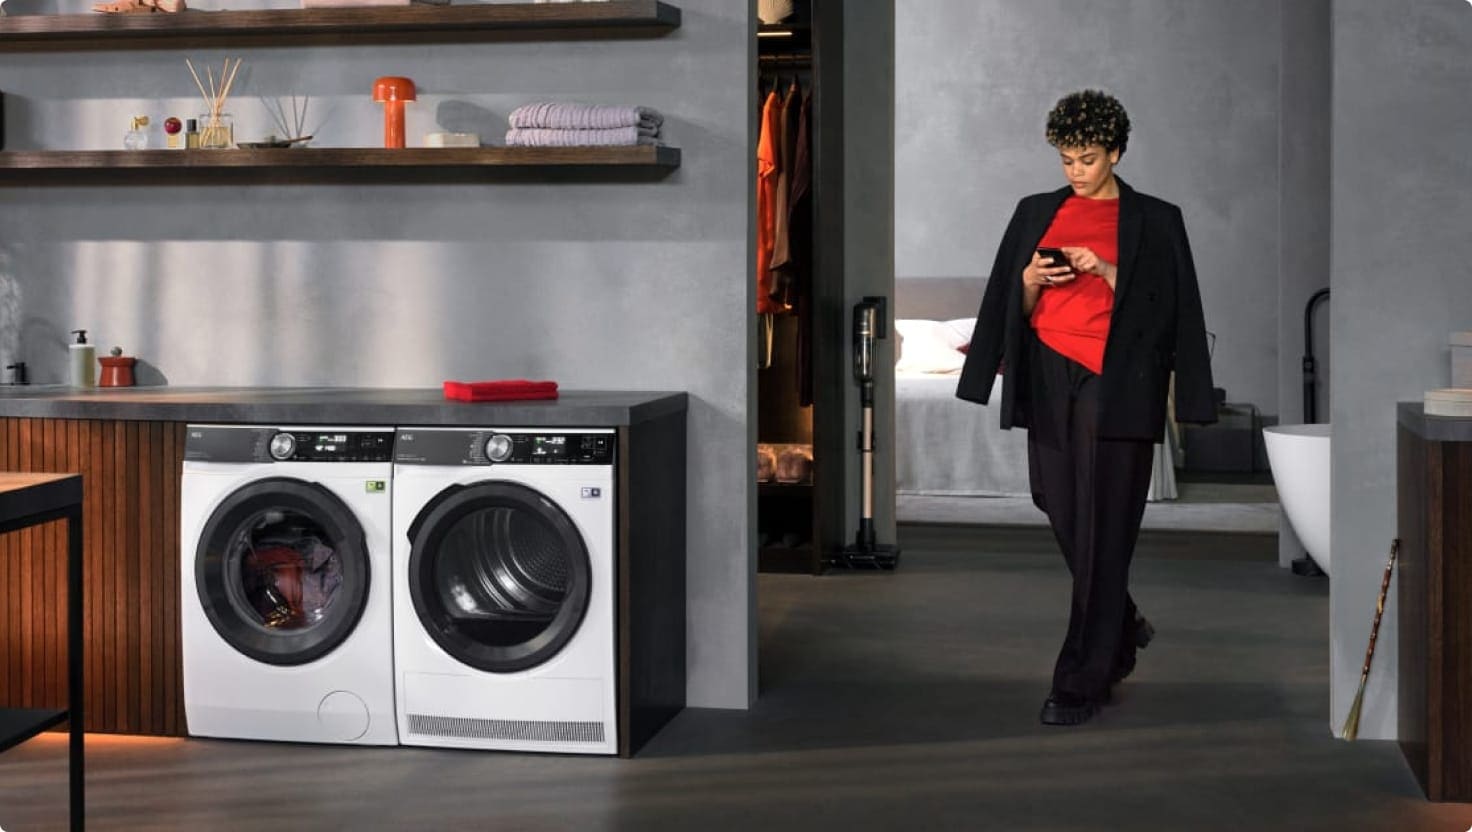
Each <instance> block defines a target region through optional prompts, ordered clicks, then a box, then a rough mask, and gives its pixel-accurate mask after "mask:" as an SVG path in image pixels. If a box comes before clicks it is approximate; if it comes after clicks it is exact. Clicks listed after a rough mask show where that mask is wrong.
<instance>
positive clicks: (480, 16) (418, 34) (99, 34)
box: [0, 0, 680, 51]
mask: <svg viewBox="0 0 1472 832" xmlns="http://www.w3.org/2000/svg"><path fill="white" fill-rule="evenodd" d="M679 25H680V10H679V9H678V8H676V7H674V6H671V5H668V4H666V3H661V2H658V0H610V2H602V3H514V4H506V3H471V4H466V5H450V6H429V5H413V6H392V7H382V6H380V7H360V8H330V9H264V10H254V11H220V12H205V11H185V12H180V13H177V14H133V15H115V14H56V15H21V16H18V17H0V51H37V50H52V51H59V50H98V49H135V48H157V47H165V46H166V47H175V48H177V47H181V46H192V45H202V46H223V45H238V46H287V45H308V44H324V43H331V44H334V45H342V44H349V43H351V44H382V43H450V42H467V41H485V40H552V39H555V40H575V39H591V38H647V37H659V36H661V35H664V34H667V33H669V32H670V31H672V30H674V29H676V28H678V27H679Z"/></svg>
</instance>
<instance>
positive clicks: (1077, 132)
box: [1047, 90, 1130, 153]
mask: <svg viewBox="0 0 1472 832" xmlns="http://www.w3.org/2000/svg"><path fill="white" fill-rule="evenodd" d="M1047 137H1048V144H1051V145H1052V146H1054V147H1059V148H1063V147H1088V146H1089V145H1092V144H1097V145H1102V146H1103V147H1104V149H1105V150H1118V151H1119V152H1120V153H1124V148H1125V145H1126V144H1128V143H1129V139H1130V117H1129V115H1128V114H1126V113H1125V111H1124V106H1123V105H1121V104H1120V103H1119V100H1118V99H1116V98H1115V97H1114V96H1112V95H1110V94H1109V93H1107V92H1101V91H1099V90H1082V91H1080V92H1075V93H1069V94H1068V95H1065V96H1063V97H1062V98H1060V99H1058V103H1057V104H1056V105H1054V106H1053V109H1052V111H1051V112H1049V113H1048V130H1047Z"/></svg>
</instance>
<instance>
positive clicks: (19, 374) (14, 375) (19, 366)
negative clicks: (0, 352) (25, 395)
mask: <svg viewBox="0 0 1472 832" xmlns="http://www.w3.org/2000/svg"><path fill="white" fill-rule="evenodd" d="M5 369H7V370H9V371H10V382H9V383H10V384H30V383H31V382H30V380H28V379H27V378H26V362H24V361H17V362H15V363H14V364H6V365H5Z"/></svg>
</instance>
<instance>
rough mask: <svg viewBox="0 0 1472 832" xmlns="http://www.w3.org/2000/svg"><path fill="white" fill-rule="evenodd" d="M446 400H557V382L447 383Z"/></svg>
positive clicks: (522, 380) (508, 380) (519, 380)
mask: <svg viewBox="0 0 1472 832" xmlns="http://www.w3.org/2000/svg"><path fill="white" fill-rule="evenodd" d="M445 398H447V399H455V400H458V401H462V402H510V401H522V400H527V399H555V398H557V382H555V381H527V380H526V379H524V378H518V379H507V380H503V381H447V382H445Z"/></svg>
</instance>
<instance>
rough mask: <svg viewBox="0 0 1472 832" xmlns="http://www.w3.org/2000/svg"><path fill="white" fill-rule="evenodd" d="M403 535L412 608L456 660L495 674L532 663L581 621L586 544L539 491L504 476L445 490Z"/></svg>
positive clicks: (568, 635)
mask: <svg viewBox="0 0 1472 832" xmlns="http://www.w3.org/2000/svg"><path fill="white" fill-rule="evenodd" d="M409 537H410V540H411V543H412V546H411V550H410V555H409V563H408V578H409V595H410V598H411V600H412V601H413V604H414V610H415V612H416V613H418V615H419V620H420V623H421V624H422V625H423V626H424V629H425V632H426V633H427V634H428V635H429V636H430V638H432V639H433V640H434V641H435V642H436V643H437V644H439V646H440V647H442V648H443V649H444V650H445V651H446V652H447V653H449V654H450V655H451V656H453V657H454V658H455V659H457V660H458V661H461V662H463V663H465V664H468V665H470V666H471V667H475V668H478V669H480V670H486V671H490V672H493V673H507V672H513V671H517V670H524V669H526V668H529V667H535V666H536V665H538V664H541V663H543V662H545V661H547V660H548V659H550V658H552V657H553V656H555V655H557V653H558V652H559V651H560V650H561V649H562V648H563V646H565V645H566V643H567V641H568V640H569V639H571V638H572V636H573V634H574V633H576V632H577V630H578V627H579V626H580V625H581V624H582V620H583V615H584V614H585V612H586V611H587V606H588V593H589V582H590V577H591V567H590V565H589V560H588V549H587V546H586V545H585V544H584V542H583V539H582V536H581V535H580V534H579V533H578V530H577V527H576V526H575V525H574V524H573V522H572V521H571V519H570V518H569V517H568V516H567V514H566V512H564V511H563V510H562V509H561V507H559V506H558V505H556V504H555V503H553V502H551V501H549V500H548V499H547V498H546V497H545V495H543V494H541V493H540V492H537V491H536V490H534V489H532V488H528V487H526V486H524V485H520V484H517V483H510V482H503V481H486V482H480V483H474V484H472V485H468V486H456V487H454V488H450V489H446V490H445V491H444V492H442V493H441V494H440V496H439V497H438V498H437V499H436V500H434V501H433V502H431V503H430V504H429V505H427V506H425V508H424V510H423V511H422V512H420V514H419V516H418V517H417V518H416V519H415V522H414V523H413V524H412V525H411V527H410V530H409Z"/></svg>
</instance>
